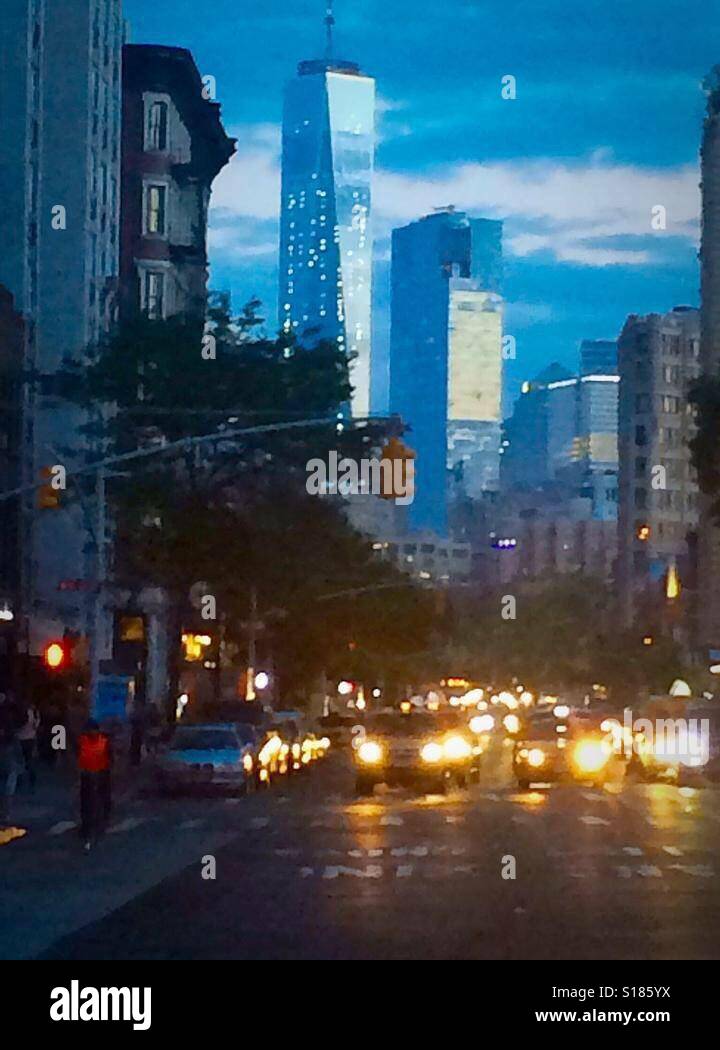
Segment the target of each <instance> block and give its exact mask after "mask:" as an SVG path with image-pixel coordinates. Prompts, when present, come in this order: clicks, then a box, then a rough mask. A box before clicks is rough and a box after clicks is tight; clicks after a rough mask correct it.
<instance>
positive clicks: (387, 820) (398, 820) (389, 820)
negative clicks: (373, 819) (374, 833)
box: [380, 817, 405, 828]
mask: <svg viewBox="0 0 720 1050" xmlns="http://www.w3.org/2000/svg"><path fill="white" fill-rule="evenodd" d="M404 823H405V821H404V820H403V818H402V817H381V818H380V824H381V825H382V826H383V827H387V826H388V825H392V826H393V827H396V828H399V827H402V825H403V824H404Z"/></svg>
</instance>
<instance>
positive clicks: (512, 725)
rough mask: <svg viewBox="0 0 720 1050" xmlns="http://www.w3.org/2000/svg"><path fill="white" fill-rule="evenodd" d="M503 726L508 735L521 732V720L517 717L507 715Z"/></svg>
mask: <svg viewBox="0 0 720 1050" xmlns="http://www.w3.org/2000/svg"><path fill="white" fill-rule="evenodd" d="M503 725H504V726H505V729H506V730H507V731H508V733H519V732H520V719H519V718H518V716H517V715H505V717H504V718H503Z"/></svg>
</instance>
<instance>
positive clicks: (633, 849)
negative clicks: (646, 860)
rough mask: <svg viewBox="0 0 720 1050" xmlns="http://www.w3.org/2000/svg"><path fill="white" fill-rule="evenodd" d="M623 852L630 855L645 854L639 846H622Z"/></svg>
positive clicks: (641, 855)
mask: <svg viewBox="0 0 720 1050" xmlns="http://www.w3.org/2000/svg"><path fill="white" fill-rule="evenodd" d="M623 853H628V854H629V855H630V856H631V857H643V856H644V855H645V854H644V852H643V850H641V849H640V847H639V846H623Z"/></svg>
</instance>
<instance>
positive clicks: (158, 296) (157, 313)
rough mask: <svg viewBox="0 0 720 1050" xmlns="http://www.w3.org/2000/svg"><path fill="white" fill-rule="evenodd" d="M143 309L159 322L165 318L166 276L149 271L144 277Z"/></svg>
mask: <svg viewBox="0 0 720 1050" xmlns="http://www.w3.org/2000/svg"><path fill="white" fill-rule="evenodd" d="M142 308H143V310H144V311H145V312H146V313H147V315H148V317H149V318H150V319H151V320H153V321H157V320H160V319H161V318H163V317H164V316H165V274H164V273H157V272H155V271H153V270H148V271H147V272H146V273H145V275H144V277H143V302H142Z"/></svg>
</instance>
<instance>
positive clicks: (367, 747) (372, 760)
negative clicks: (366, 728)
mask: <svg viewBox="0 0 720 1050" xmlns="http://www.w3.org/2000/svg"><path fill="white" fill-rule="evenodd" d="M357 756H358V758H359V759H360V761H361V762H364V763H365V764H366V765H368V766H375V765H377V763H378V762H380V761H381V759H382V748H381V747H380V745H379V744H376V743H375V741H374V740H365V741H363V743H362V744H361V745H360V747H359V748H358V749H357Z"/></svg>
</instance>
